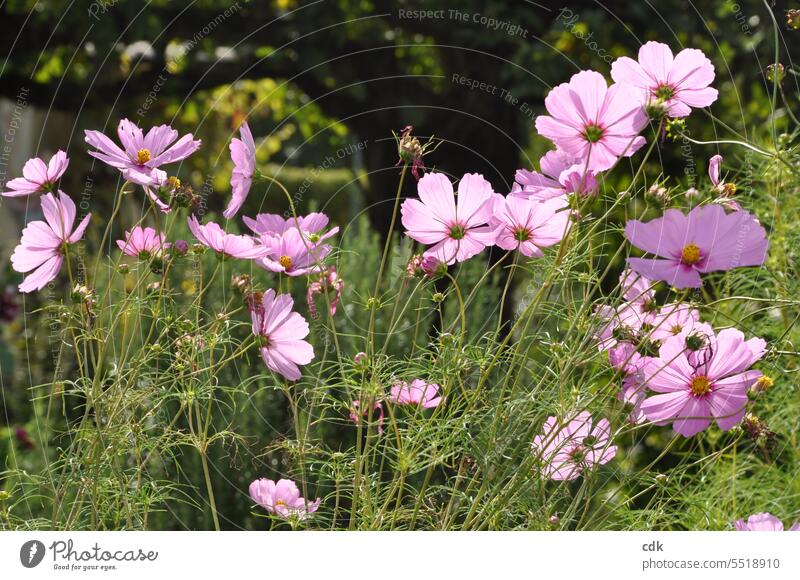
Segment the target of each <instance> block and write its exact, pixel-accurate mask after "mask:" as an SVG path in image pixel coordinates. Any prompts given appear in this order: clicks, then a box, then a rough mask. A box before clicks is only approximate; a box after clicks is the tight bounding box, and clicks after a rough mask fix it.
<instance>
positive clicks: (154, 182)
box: [142, 169, 174, 213]
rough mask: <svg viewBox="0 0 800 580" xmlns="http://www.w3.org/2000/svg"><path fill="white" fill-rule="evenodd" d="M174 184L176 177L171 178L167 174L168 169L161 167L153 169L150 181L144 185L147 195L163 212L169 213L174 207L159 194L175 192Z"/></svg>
mask: <svg viewBox="0 0 800 580" xmlns="http://www.w3.org/2000/svg"><path fill="white" fill-rule="evenodd" d="M173 184H174V179H173V180H171V179H170V178H169V177H168V176H167V172H166V171H163V170H161V169H153V171H151V172H150V183H149V184H148V185H142V188H143V189H144V192H145V193H146V194H147V197H149V198H150V199H151V200H152V202H153V203H154V204H155V205H156V207H158V209H159V211H161V213H169V212H170V211H172V208H170V206H169V204H168V203H167V202H165V201H164V200H163V199H161V197H159V195H158V194H159V193H162V194H167V193H171V192H174V187H173Z"/></svg>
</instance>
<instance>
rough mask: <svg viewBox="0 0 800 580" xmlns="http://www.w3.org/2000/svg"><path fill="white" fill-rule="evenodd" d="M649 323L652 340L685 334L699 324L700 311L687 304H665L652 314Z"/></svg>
mask: <svg viewBox="0 0 800 580" xmlns="http://www.w3.org/2000/svg"><path fill="white" fill-rule="evenodd" d="M650 324H651V326H652V330H651V331H650V338H651V339H652V340H658V341H662V340H666V339H668V338H671V337H673V336H686V335H688V334H690V333H691V332H692V331H694V330H695V329H696V328H697V327H698V325H699V324H700V311H699V310H697V309H695V308H692V307H691V306H689V305H688V304H665V305H664V306H662V307H661V308H659V309H658V312H656V313H655V314H654V315H653V317H652V321H651V323H650Z"/></svg>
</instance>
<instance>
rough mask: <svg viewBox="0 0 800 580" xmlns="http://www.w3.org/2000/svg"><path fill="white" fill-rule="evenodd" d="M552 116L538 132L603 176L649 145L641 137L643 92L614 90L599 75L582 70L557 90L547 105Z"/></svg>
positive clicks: (544, 119)
mask: <svg viewBox="0 0 800 580" xmlns="http://www.w3.org/2000/svg"><path fill="white" fill-rule="evenodd" d="M544 104H545V107H546V108H547V112H548V113H550V115H549V116H548V115H540V116H539V117H537V118H536V130H537V131H538V132H539V134H540V135H542V136H544V137H547V138H548V139H550V140H551V141H553V142H554V143H555V144H556V146H557V147H558V148H559V149H561V150H563V151H564V153H566V154H567V155H569V156H570V157H573V158H575V159H580V160H582V162H583V163H584V164H587V159H588V164H587V167H588V169H592V170H594V171H603V170H605V169H609V168H610V167H611V166H612V165H614V164H615V163H616V162H617V159H618V158H619V157H620V156H625V157H630V156H631V155H633V154H634V153H636V151H638V150H639V149H640V148H641V147H642V146H643V145H644V144H645V139H644V137H640V136H638V135H639V132H640V131H641V130H642V129H644V128H645V126H646V125H647V122H648V120H647V115H646V114H645V113H644V110H643V109H642V107H641V104H640V100H639V97H638V94H637V89H635V88H634V87H631V86H629V85H622V84H615V85H611V86H610V87H609V86H607V85H606V80H605V79H604V78H603V75H601V74H600V73H598V72H595V71H590V70H586V71H581V72H579V73H577V74H575V75H573V76H572V78H571V79H570V81H569V83H563V84H560V85H558V86H557V87H555V88H554V89H553V90H551V91H550V93H549V94H548V95H547V97H546V98H545V101H544Z"/></svg>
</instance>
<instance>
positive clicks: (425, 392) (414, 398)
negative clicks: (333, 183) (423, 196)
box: [389, 178, 443, 409]
mask: <svg viewBox="0 0 800 580" xmlns="http://www.w3.org/2000/svg"><path fill="white" fill-rule="evenodd" d="M423 179H424V178H423ZM439 388H440V387H439V385H437V384H436V383H426V382H425V381H423V380H422V379H414V380H413V381H411V383H410V384H409V383H406V382H405V381H399V382H396V383H394V384H393V385H392V387H391V389H390V390H389V401H391V402H392V403H395V404H396V405H419V406H420V407H422V408H423V409H431V408H433V407H438V406H439V404H440V403H441V402H442V401H443V399H442V397H440V396H439Z"/></svg>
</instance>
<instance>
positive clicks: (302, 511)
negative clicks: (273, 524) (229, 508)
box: [250, 479, 322, 520]
mask: <svg viewBox="0 0 800 580" xmlns="http://www.w3.org/2000/svg"><path fill="white" fill-rule="evenodd" d="M250 498H251V499H252V500H253V501H254V502H256V503H257V504H258V505H260V506H261V507H263V508H264V509H265V510H267V511H268V512H269V513H271V514H273V515H276V516H278V517H281V518H284V519H287V520H288V519H290V518H297V519H300V520H304V519H306V518H307V517H308V515H309V514H312V513H314V512H315V511H317V509H319V504H320V502H321V501H322V500H320V499H319V498H317V499H316V500H315V501H312V502H310V501H308V500H305V499H303V498H302V497H300V490H299V489H298V488H297V484H296V483H295V482H294V481H292V480H291V479H279V480H278V482H277V483H276V482H274V481H272V480H271V479H256V480H255V481H254V482H253V483H251V484H250Z"/></svg>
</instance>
